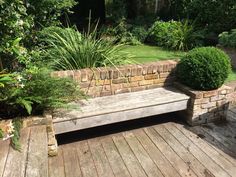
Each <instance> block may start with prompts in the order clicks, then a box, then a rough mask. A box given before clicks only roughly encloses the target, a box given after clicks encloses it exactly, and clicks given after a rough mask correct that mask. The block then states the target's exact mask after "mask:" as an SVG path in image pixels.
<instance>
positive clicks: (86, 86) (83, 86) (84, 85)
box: [79, 82, 90, 88]
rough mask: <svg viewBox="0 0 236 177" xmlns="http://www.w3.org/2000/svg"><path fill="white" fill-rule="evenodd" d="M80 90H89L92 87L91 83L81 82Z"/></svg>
mask: <svg viewBox="0 0 236 177" xmlns="http://www.w3.org/2000/svg"><path fill="white" fill-rule="evenodd" d="M79 86H80V88H88V87H89V86H90V84H89V82H81V83H80V84H79Z"/></svg>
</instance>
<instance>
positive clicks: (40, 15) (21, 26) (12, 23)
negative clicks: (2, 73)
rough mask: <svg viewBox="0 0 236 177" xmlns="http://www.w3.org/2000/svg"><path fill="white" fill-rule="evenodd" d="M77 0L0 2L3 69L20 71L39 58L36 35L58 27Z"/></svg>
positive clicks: (1, 66)
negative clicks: (49, 27) (46, 28)
mask: <svg viewBox="0 0 236 177" xmlns="http://www.w3.org/2000/svg"><path fill="white" fill-rule="evenodd" d="M75 4H76V3H75V1H74V0H59V1H58V0H41V1H38V0H28V1H24V0H0V29H1V30H0V36H1V40H0V69H1V70H3V69H9V70H13V71H15V70H20V69H22V68H24V67H25V66H26V65H27V64H29V63H30V62H31V61H30V60H31V59H32V58H35V56H37V57H38V56H40V55H39V53H40V52H39V50H36V44H37V43H38V40H37V33H38V31H40V30H42V29H43V28H44V27H47V26H51V25H59V24H60V21H59V17H60V16H61V15H63V14H64V13H69V8H71V7H72V6H73V5H75Z"/></svg>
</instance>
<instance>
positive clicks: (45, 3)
mask: <svg viewBox="0 0 236 177" xmlns="http://www.w3.org/2000/svg"><path fill="white" fill-rule="evenodd" d="M76 4H77V3H76V1H75V0H40V1H39V0H28V1H27V13H28V14H30V15H32V16H33V17H34V22H35V25H36V28H40V29H41V28H42V27H49V26H53V25H58V24H60V21H59V17H61V16H62V15H63V14H65V13H71V11H70V10H69V9H70V8H72V7H73V6H74V5H76Z"/></svg>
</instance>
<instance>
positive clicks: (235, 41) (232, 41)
mask: <svg viewBox="0 0 236 177" xmlns="http://www.w3.org/2000/svg"><path fill="white" fill-rule="evenodd" d="M219 44H220V45H222V46H224V47H232V48H236V29H232V30H231V31H230V32H223V33H221V34H220V35H219Z"/></svg>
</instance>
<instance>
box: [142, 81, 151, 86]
mask: <svg viewBox="0 0 236 177" xmlns="http://www.w3.org/2000/svg"><path fill="white" fill-rule="evenodd" d="M152 84H153V80H144V81H139V85H140V86H144V85H152Z"/></svg>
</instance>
